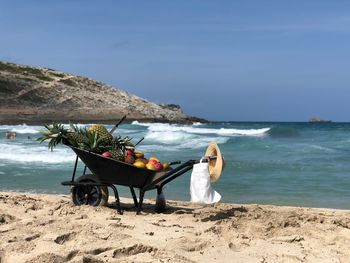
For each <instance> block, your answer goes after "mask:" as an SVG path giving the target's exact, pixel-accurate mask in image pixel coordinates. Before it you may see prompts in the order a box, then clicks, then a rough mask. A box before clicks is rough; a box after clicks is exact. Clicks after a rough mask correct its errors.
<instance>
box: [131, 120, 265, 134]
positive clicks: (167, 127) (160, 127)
mask: <svg viewBox="0 0 350 263" xmlns="http://www.w3.org/2000/svg"><path fill="white" fill-rule="evenodd" d="M132 124H133V125H139V126H145V127H148V130H149V131H150V132H168V133H169V132H186V133H190V134H208V135H209V134H214V135H221V136H262V135H265V134H267V132H268V131H269V130H270V128H261V129H226V128H220V129H213V128H198V127H193V126H178V125H172V124H164V123H140V122H137V121H134V122H133V123H132Z"/></svg>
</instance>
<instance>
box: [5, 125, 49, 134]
mask: <svg viewBox="0 0 350 263" xmlns="http://www.w3.org/2000/svg"><path fill="white" fill-rule="evenodd" d="M0 130H2V131H9V132H16V133H20V134H29V133H30V134H35V133H39V132H40V131H41V130H43V127H42V126H28V125H27V124H21V125H0Z"/></svg>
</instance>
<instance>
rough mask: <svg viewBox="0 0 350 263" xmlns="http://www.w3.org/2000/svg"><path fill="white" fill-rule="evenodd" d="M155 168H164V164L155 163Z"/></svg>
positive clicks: (159, 169) (158, 169)
mask: <svg viewBox="0 0 350 263" xmlns="http://www.w3.org/2000/svg"><path fill="white" fill-rule="evenodd" d="M154 168H156V170H157V171H161V170H163V165H162V163H160V162H158V163H155V164H154Z"/></svg>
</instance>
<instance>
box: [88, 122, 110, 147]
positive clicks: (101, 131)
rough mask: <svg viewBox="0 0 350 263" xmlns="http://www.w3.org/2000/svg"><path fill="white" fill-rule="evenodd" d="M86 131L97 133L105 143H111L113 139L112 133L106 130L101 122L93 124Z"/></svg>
mask: <svg viewBox="0 0 350 263" xmlns="http://www.w3.org/2000/svg"><path fill="white" fill-rule="evenodd" d="M88 132H90V133H95V132H96V133H97V134H98V136H99V137H100V138H101V139H102V140H104V141H105V142H106V143H107V144H111V143H112V140H113V136H112V134H110V133H109V132H108V130H107V129H106V127H105V126H103V125H102V124H94V125H92V126H91V127H90V128H89V129H88Z"/></svg>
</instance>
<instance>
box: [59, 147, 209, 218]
mask: <svg viewBox="0 0 350 263" xmlns="http://www.w3.org/2000/svg"><path fill="white" fill-rule="evenodd" d="M70 147H71V149H72V150H73V151H74V152H75V153H76V155H77V156H76V160H75V165H74V169H73V174H72V179H71V180H70V181H65V182H62V185H65V186H71V187H72V189H71V194H72V201H73V203H74V204H76V205H83V204H86V205H93V206H98V205H106V204H107V201H108V187H110V188H112V189H113V192H114V196H115V202H116V208H117V211H118V212H119V213H122V210H121V206H120V199H119V194H118V190H117V188H116V185H120V186H127V187H129V189H130V192H131V195H132V198H133V201H134V205H135V207H136V208H137V214H139V213H140V212H141V210H142V203H143V199H144V195H145V192H147V191H150V190H157V194H158V197H159V196H160V195H161V193H162V190H163V187H164V186H165V185H166V184H167V183H169V182H171V181H173V180H174V179H176V178H177V177H179V176H181V175H183V174H184V173H186V172H187V171H189V170H191V169H192V168H193V165H194V164H196V163H198V162H199V160H188V161H187V162H185V163H183V164H181V162H180V161H177V162H172V163H171V165H178V166H177V167H175V168H171V169H169V170H168V171H160V172H156V171H151V170H147V169H143V168H138V167H135V166H133V165H131V164H128V163H125V162H122V161H118V160H115V159H112V158H108V157H104V156H101V155H99V154H96V153H93V152H89V151H86V150H82V149H79V148H76V147H72V146H70ZM215 158H216V157H215V156H212V157H210V158H209V159H210V160H212V159H215ZM79 159H80V160H81V161H82V162H83V163H84V164H85V168H84V172H83V174H82V175H81V176H80V177H78V178H76V171H77V165H78V161H79ZM86 168H89V170H90V171H91V172H92V174H86ZM135 188H136V189H139V198H138V199H137V197H136V193H135Z"/></svg>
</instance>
